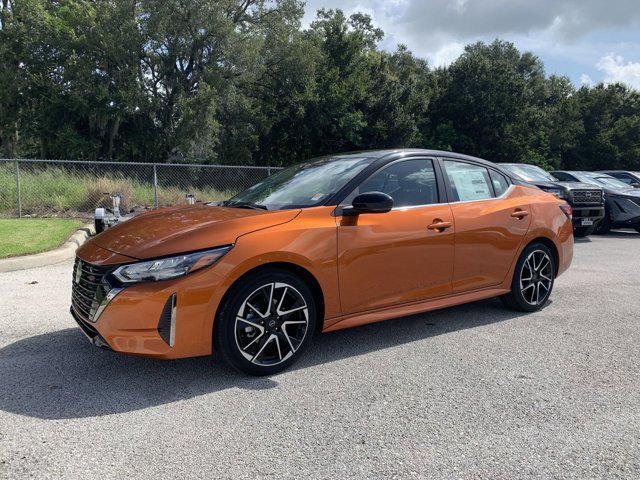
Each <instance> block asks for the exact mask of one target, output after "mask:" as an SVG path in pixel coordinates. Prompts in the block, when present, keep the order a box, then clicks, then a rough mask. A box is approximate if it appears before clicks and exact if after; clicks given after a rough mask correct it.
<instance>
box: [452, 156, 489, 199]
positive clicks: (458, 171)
mask: <svg viewBox="0 0 640 480" xmlns="http://www.w3.org/2000/svg"><path fill="white" fill-rule="evenodd" d="M444 169H445V171H446V173H447V177H448V178H449V183H450V184H451V189H452V190H453V196H454V198H453V199H452V200H453V201H454V202H467V201H470V200H485V199H488V198H493V190H492V189H491V178H490V177H489V170H487V169H486V168H485V167H481V166H480V165H475V164H473V163H464V162H455V161H453V160H445V161H444Z"/></svg>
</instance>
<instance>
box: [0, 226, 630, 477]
mask: <svg viewBox="0 0 640 480" xmlns="http://www.w3.org/2000/svg"><path fill="white" fill-rule="evenodd" d="M71 268H72V263H71V262H66V263H63V264H59V265H53V266H47V267H42V268H37V269H32V270H25V271H17V272H8V273H0V478H10V479H21V478H38V479H45V478H56V479H57V478H74V479H75V478H78V479H80V478H81V479H93V478H100V479H111V478H113V479H122V478H129V477H135V478H181V479H189V478H207V479H211V478H216V479H226V478H230V479H231V478H233V479H241V478H251V479H257V478H270V479H300V478H304V479H315V478H323V479H325V478H326V479H343V478H344V479H346V478H363V479H365V478H366V479H370V478H385V479H387V478H421V479H422V478H435V479H440V478H446V479H449V478H451V479H454V478H455V479H458V478H460V479H491V480H499V479H509V480H511V479H520V478H527V479H528V478H535V479H549V478H554V479H565V478H574V479H587V478H589V479H614V478H625V479H638V478H640V235H638V234H636V233H613V234H611V235H608V236H606V237H598V236H594V237H592V238H591V239H587V240H581V241H579V242H578V243H577V244H576V249H575V258H574V263H573V266H572V267H571V269H570V270H569V271H568V272H567V273H566V274H564V275H563V276H561V277H560V278H559V279H558V280H557V282H556V285H555V289H554V292H553V294H552V296H551V300H552V301H551V302H550V303H549V304H548V305H547V306H546V307H545V308H544V309H543V310H542V311H540V312H537V313H534V314H522V313H516V312H512V311H509V310H505V309H504V308H503V307H502V305H501V303H500V302H499V301H496V300H489V301H483V302H478V303H474V304H470V305H465V306H461V307H455V308H450V309H446V310H442V311H438V312H431V313H428V314H423V315H416V316H412V317H406V318H400V319H397V320H392V321H388V322H383V323H379V324H374V325H368V326H364V327H359V328H355V329H351V330H344V331H339V332H334V333H330V334H325V335H321V336H319V337H317V338H316V339H315V341H314V343H313V345H312V346H311V347H310V349H309V350H307V352H306V354H305V357H304V359H302V360H301V361H300V362H299V363H298V364H296V365H295V367H294V368H293V369H292V370H290V371H287V372H285V373H282V374H280V375H277V376H273V377H270V378H251V377H246V376H242V375H240V374H238V373H236V372H235V371H232V370H230V369H227V368H226V367H224V366H223V365H220V364H219V363H216V362H214V361H212V360H211V359H209V358H199V359H190V360H181V361H173V362H166V361H154V360H147V359H141V358H134V357H126V356H121V355H118V354H114V353H111V352H106V351H102V350H99V349H97V348H95V347H93V346H92V345H91V344H89V342H88V341H87V340H86V339H85V337H84V336H83V335H82V334H81V333H80V331H79V329H78V328H77V327H76V326H75V324H74V322H73V320H72V318H71V316H70V315H69V313H68V304H69V299H70V295H71Z"/></svg>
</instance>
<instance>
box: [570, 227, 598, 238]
mask: <svg viewBox="0 0 640 480" xmlns="http://www.w3.org/2000/svg"><path fill="white" fill-rule="evenodd" d="M595 229H596V227H595V226H594V225H591V226H590V227H575V228H574V229H573V236H574V237H588V236H589V235H591V234H592V233H593V232H594V231H595Z"/></svg>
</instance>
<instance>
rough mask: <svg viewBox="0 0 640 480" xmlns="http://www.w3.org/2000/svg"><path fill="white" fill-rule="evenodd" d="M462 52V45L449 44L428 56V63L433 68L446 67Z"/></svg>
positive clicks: (458, 43) (457, 43)
mask: <svg viewBox="0 0 640 480" xmlns="http://www.w3.org/2000/svg"><path fill="white" fill-rule="evenodd" d="M462 52H464V44H463V43H460V42H451V43H447V44H446V45H443V46H442V47H440V48H439V49H438V50H436V51H435V52H434V53H433V54H431V55H428V57H427V58H428V59H429V62H430V63H431V65H432V66H434V67H446V66H447V65H450V64H451V63H453V61H454V60H456V59H457V58H458V57H459V56H460V55H462Z"/></svg>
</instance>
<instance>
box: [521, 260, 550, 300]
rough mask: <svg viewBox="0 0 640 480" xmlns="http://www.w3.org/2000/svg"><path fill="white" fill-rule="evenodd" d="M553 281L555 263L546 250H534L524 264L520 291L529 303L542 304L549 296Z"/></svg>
mask: <svg viewBox="0 0 640 480" xmlns="http://www.w3.org/2000/svg"><path fill="white" fill-rule="evenodd" d="M552 283H553V263H552V262H551V259H550V258H549V255H547V253H546V252H544V251H542V250H534V251H533V252H531V253H530V254H529V255H528V256H527V259H526V260H525V261H524V264H523V265H522V270H521V272H520V293H521V294H522V297H523V298H524V301H525V302H527V303H528V304H529V305H534V306H537V305H541V304H543V303H544V302H545V301H546V300H547V297H548V296H549V293H550V292H551V286H552Z"/></svg>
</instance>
